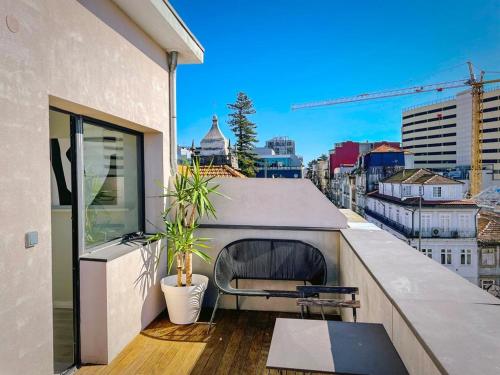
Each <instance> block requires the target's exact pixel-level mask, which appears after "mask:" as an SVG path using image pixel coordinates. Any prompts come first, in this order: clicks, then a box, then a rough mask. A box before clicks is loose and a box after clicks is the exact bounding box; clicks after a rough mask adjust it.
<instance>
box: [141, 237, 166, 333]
mask: <svg viewBox="0 0 500 375" xmlns="http://www.w3.org/2000/svg"><path fill="white" fill-rule="evenodd" d="M163 246H166V244H163V243H162V242H161V241H157V242H153V243H150V244H147V245H144V246H143V247H142V249H141V263H142V264H141V268H140V271H139V275H138V276H137V278H136V280H135V281H134V287H135V288H136V289H138V290H139V293H140V296H141V298H142V300H143V305H142V312H141V324H142V326H143V327H144V326H146V325H147V324H149V323H150V322H151V318H152V317H151V316H150V314H151V306H152V305H154V304H158V303H162V304H163V305H164V304H165V302H164V299H163V298H162V296H161V294H162V292H161V287H160V280H161V278H162V277H164V275H165V274H166V257H165V255H166V252H164V253H162V252H161V251H160V250H161V248H162V247H163ZM160 301H161V302H160ZM164 308H165V306H163V308H162V309H164ZM153 318H154V317H153Z"/></svg>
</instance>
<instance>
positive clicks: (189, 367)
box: [77, 310, 331, 375]
mask: <svg viewBox="0 0 500 375" xmlns="http://www.w3.org/2000/svg"><path fill="white" fill-rule="evenodd" d="M209 313H210V312H209V311H204V312H203V314H202V316H201V319H200V320H205V321H206V320H208V318H209ZM278 317H286V318H290V317H296V318H298V317H299V316H298V314H292V313H279V312H266V311H235V310H219V311H218V312H217V317H216V322H217V324H216V326H215V328H212V332H211V334H210V335H209V336H207V335H206V329H207V326H206V325H205V324H192V325H190V326H176V325H174V324H172V323H170V321H169V320H168V317H167V316H166V315H160V316H159V317H158V318H157V319H156V320H155V321H154V322H152V323H151V325H150V326H149V327H147V328H146V329H145V330H144V331H143V332H141V334H139V335H138V336H137V337H136V338H135V339H134V340H133V341H132V342H130V344H128V345H127V346H126V347H125V349H124V350H123V351H122V352H121V353H120V354H119V355H118V357H117V358H115V360H113V362H111V363H110V364H109V365H107V366H83V367H82V368H81V369H80V370H78V372H77V375H97V374H98V375H105V374H106V375H108V374H123V375H127V374H133V375H139V374H148V375H149V374H169V375H170V374H172V375H183V374H193V375H202V374H203V375H211V374H231V375H236V374H259V375H261V374H267V371H266V360H267V354H268V352H269V347H270V345H271V337H272V333H273V328H274V322H275V320H276V318H278ZM330 318H331V317H330ZM270 374H277V372H275V371H271V372H270ZM286 374H287V375H288V374H294V373H293V372H287V373H286Z"/></svg>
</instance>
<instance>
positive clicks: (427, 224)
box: [422, 214, 432, 234]
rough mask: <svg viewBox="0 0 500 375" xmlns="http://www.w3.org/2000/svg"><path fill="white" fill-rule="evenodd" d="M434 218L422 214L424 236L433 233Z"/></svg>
mask: <svg viewBox="0 0 500 375" xmlns="http://www.w3.org/2000/svg"><path fill="white" fill-rule="evenodd" d="M431 221H432V216H431V215H429V214H422V234H428V233H430V231H431Z"/></svg>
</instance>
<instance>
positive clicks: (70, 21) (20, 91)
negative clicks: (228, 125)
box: [0, 0, 169, 374]
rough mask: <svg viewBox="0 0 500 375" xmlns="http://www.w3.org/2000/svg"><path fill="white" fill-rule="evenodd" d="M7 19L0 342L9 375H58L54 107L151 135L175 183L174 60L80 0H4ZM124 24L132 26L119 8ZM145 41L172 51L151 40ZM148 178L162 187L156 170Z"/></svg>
mask: <svg viewBox="0 0 500 375" xmlns="http://www.w3.org/2000/svg"><path fill="white" fill-rule="evenodd" d="M112 9H114V11H116V9H115V7H114V6H112ZM0 15H2V20H3V21H2V23H1V25H0V39H1V40H2V43H0V54H1V55H2V56H3V57H4V58H2V59H1V62H0V82H2V84H1V85H0V113H2V126H1V127H0V139H1V142H2V143H1V147H0V159H1V160H2V162H1V163H0V186H1V189H0V190H1V196H2V199H0V212H1V215H0V226H1V227H2V230H3V233H4V235H3V236H2V239H1V240H0V253H1V254H2V255H1V261H0V285H1V287H0V288H1V292H0V296H1V300H2V303H1V306H0V331H1V332H2V334H3V335H4V337H9V338H10V339H9V340H8V343H7V342H5V343H4V344H2V345H0V373H5V374H21V373H25V374H26V373H28V374H30V373H33V374H34V373H36V374H51V373H52V371H53V363H52V361H53V359H52V292H51V290H52V277H51V268H52V262H51V258H52V252H51V204H50V198H51V194H50V157H49V104H50V105H55V106H57V107H60V108H63V109H66V110H69V111H74V112H77V113H81V114H86V115H89V116H92V117H96V118H98V119H101V120H107V121H111V122H113V123H116V124H118V125H122V126H126V127H130V128H134V129H137V130H140V131H144V132H146V133H148V136H147V137H146V138H149V136H150V135H151V137H152V138H154V141H153V139H150V140H151V141H152V142H156V144H155V146H156V147H157V148H156V149H155V150H156V152H155V150H149V151H148V152H147V153H146V156H147V157H148V156H149V157H151V159H149V160H154V162H155V163H156V162H157V160H161V170H156V173H157V174H156V177H159V178H156V179H160V180H163V181H166V178H167V177H168V143H169V142H168V129H167V124H168V74H167V71H166V69H165V67H166V62H165V61H164V62H163V63H162V64H159V63H158V62H157V61H153V60H152V59H151V58H150V57H148V56H147V55H146V54H145V53H144V52H143V51H141V50H140V49H138V48H137V47H136V46H135V45H134V44H132V43H131V42H130V41H128V40H127V39H126V38H125V37H124V36H122V35H121V34H119V33H117V32H116V31H115V30H114V29H113V28H111V27H109V26H108V25H107V24H106V23H104V22H103V21H102V20H100V19H98V18H97V17H95V15H94V14H92V13H91V12H90V11H88V10H87V9H86V8H85V7H83V6H82V5H81V4H79V3H78V2H77V1H72V0H64V1H63V0H46V1H2V2H0ZM6 15H10V16H11V17H14V18H15V19H16V20H17V22H18V25H19V28H18V30H17V32H11V31H10V30H9V29H8V28H7V25H6V23H5V16H6ZM115 21H116V22H120V23H122V25H124V26H127V25H128V26H131V25H132V23H131V21H130V19H129V18H128V17H127V16H125V15H123V14H122V13H120V12H118V11H117V15H116V17H115ZM14 30H15V29H14ZM141 43H145V44H148V48H150V49H151V50H156V51H158V53H159V54H160V53H162V52H161V49H160V47H158V46H157V45H156V44H155V43H154V42H153V41H152V40H151V39H149V38H147V37H146V38H144V39H143V42H141ZM147 160H148V159H147ZM146 181H151V184H153V185H154V179H153V178H152V176H151V175H150V174H148V169H147V168H146ZM147 189H148V187H147ZM153 189H154V187H153V188H151V187H150V188H149V193H150V194H149V195H150V196H154V190H153ZM156 206H161V202H159V203H158V202H156ZM153 217H156V215H153ZM28 231H37V232H38V235H39V244H38V245H37V246H35V247H33V248H29V249H25V247H24V235H25V233H26V232H28ZM34 283H35V284H34Z"/></svg>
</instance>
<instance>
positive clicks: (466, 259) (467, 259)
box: [460, 249, 472, 265]
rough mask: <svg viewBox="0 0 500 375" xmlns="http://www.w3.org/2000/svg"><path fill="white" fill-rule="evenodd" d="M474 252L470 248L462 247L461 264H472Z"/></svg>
mask: <svg viewBox="0 0 500 375" xmlns="http://www.w3.org/2000/svg"><path fill="white" fill-rule="evenodd" d="M471 258H472V252H471V250H469V249H467V250H466V249H462V250H461V251H460V264H463V265H470V264H471V261H472V259H471Z"/></svg>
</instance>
